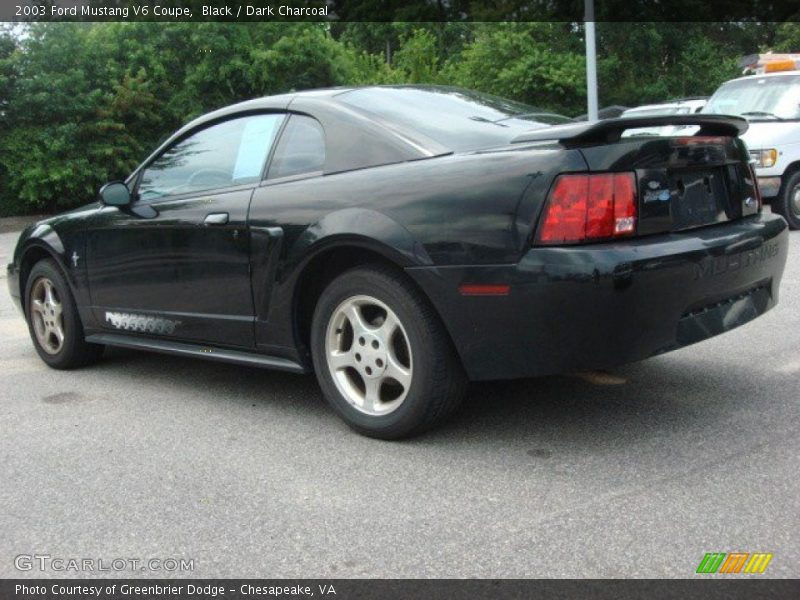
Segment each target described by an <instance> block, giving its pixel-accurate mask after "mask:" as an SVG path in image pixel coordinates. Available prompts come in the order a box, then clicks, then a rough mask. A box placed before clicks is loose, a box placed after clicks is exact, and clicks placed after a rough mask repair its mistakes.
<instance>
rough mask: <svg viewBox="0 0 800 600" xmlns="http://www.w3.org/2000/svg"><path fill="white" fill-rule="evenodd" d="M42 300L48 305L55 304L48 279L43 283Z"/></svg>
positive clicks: (51, 285)
mask: <svg viewBox="0 0 800 600" xmlns="http://www.w3.org/2000/svg"><path fill="white" fill-rule="evenodd" d="M44 299H45V302H47V303H48V304H56V302H57V301H56V296H55V293H54V290H53V284H52V282H51V281H50V280H49V279H45V281H44Z"/></svg>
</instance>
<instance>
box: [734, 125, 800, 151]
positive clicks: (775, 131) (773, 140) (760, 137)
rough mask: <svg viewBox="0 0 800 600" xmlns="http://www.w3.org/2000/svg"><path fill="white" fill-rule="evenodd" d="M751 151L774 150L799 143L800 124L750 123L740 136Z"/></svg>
mask: <svg viewBox="0 0 800 600" xmlns="http://www.w3.org/2000/svg"><path fill="white" fill-rule="evenodd" d="M741 138H742V139H743V140H744V143H745V144H747V147H748V148H750V149H751V150H760V149H762V148H774V147H776V146H781V145H784V144H796V143H798V142H800V123H798V122H796V121H792V122H786V121H768V122H767V121H751V122H750V127H749V128H748V129H747V131H746V132H745V133H744V134H743V135H742V136H741Z"/></svg>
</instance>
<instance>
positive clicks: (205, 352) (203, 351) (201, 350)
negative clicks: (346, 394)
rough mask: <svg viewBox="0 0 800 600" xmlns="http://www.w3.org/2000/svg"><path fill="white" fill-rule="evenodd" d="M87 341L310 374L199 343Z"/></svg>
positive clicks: (280, 361)
mask: <svg viewBox="0 0 800 600" xmlns="http://www.w3.org/2000/svg"><path fill="white" fill-rule="evenodd" d="M86 341H87V342H89V343H92V344H104V345H106V346H117V347H120V348H131V349H133V350H147V351H150V352H160V353H162V354H175V355H177V356H190V357H193V358H204V359H206V360H216V361H220V362H227V363H232V364H235V365H242V366H246V367H261V368H264V369H276V370H278V371H289V372H290V373H308V372H309V370H308V369H306V368H304V367H303V366H302V365H300V364H298V363H296V362H294V361H291V360H288V359H286V358H280V357H277V356H265V355H263V354H253V353H250V352H242V351H240V350H227V349H224V348H215V347H213V346H203V345H199V344H184V343H181V342H171V341H168V340H158V339H150V338H140V337H133V336H127V335H117V334H113V333H97V334H94V335H89V336H86Z"/></svg>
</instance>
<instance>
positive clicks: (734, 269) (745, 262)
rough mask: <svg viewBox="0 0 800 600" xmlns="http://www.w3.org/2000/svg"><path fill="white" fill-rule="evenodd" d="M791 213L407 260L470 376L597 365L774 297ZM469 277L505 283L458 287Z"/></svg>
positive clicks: (722, 325) (729, 325) (703, 334)
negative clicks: (466, 260)
mask: <svg viewBox="0 0 800 600" xmlns="http://www.w3.org/2000/svg"><path fill="white" fill-rule="evenodd" d="M787 251H788V234H787V228H786V222H785V221H784V220H783V219H782V218H780V217H778V216H775V215H770V214H760V215H756V216H753V217H748V218H746V219H743V220H741V221H739V222H736V223H727V224H722V225H717V226H711V227H706V228H703V229H698V230H694V231H689V232H683V233H671V234H665V235H657V236H649V237H646V238H642V239H638V240H630V241H627V242H624V243H607V244H594V245H587V246H575V247H561V248H532V249H531V250H530V251H528V253H527V254H526V255H525V256H524V257H523V259H522V260H521V261H520V262H519V263H518V264H516V265H500V266H458V267H445V268H442V267H430V268H428V267H420V268H410V269H408V273H409V275H411V276H412V277H413V278H414V279H415V280H416V281H417V282H418V284H419V285H420V286H421V288H422V289H424V290H426V292H428V293H429V296H430V298H431V300H432V302H433V303H434V305H435V307H436V308H437V310H438V311H439V314H440V315H441V316H442V318H443V320H444V323H445V325H446V327H447V328H448V330H449V332H450V334H451V337H452V339H453V342H454V343H455V346H456V349H457V351H458V353H459V354H460V356H461V358H462V361H463V364H464V366H465V368H466V370H467V373H468V375H469V377H470V378H471V379H473V380H483V379H510V378H517V377H531V376H538V375H546V374H552V373H560V372H565V371H570V370H575V369H599V368H606V367H611V366H614V365H619V364H623V363H626V362H631V361H636V360H640V359H643V358H647V357H649V356H653V355H655V354H659V353H662V352H667V351H669V350H673V349H676V348H680V347H682V346H686V345H688V344H692V343H695V342H698V341H700V340H703V339H706V338H709V337H711V336H714V335H718V334H720V333H723V332H725V331H728V330H730V329H733V328H734V327H737V326H739V325H741V324H743V323H746V322H748V321H750V320H752V319H754V318H756V317H757V316H759V315H761V314H763V313H764V312H766V311H767V310H769V309H770V308H772V306H774V305H775V303H776V302H777V299H778V287H779V285H780V279H781V276H782V274H783V269H784V266H785V263H786V255H787ZM464 283H503V284H510V286H511V288H510V292H509V294H508V295H507V296H462V295H461V294H459V291H458V287H459V285H461V284H464Z"/></svg>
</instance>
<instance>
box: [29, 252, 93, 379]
mask: <svg viewBox="0 0 800 600" xmlns="http://www.w3.org/2000/svg"><path fill="white" fill-rule="evenodd" d="M25 316H26V319H27V321H28V330H29V331H30V334H31V339H33V346H34V348H36V352H38V354H39V356H40V357H41V359H42V360H43V361H44V362H45V363H47V365H48V366H50V367H53V368H54V369H74V368H76V367H82V366H84V365H87V364H89V363H92V362H95V361H96V360H98V359H99V358H100V356H101V355H102V353H103V346H99V345H97V344H88V343H87V342H86V340H85V339H84V335H83V325H82V324H81V319H80V316H79V315H78V310H77V308H76V306H75V300H74V299H73V298H72V293H71V292H70V289H69V286H68V285H67V281H66V279H64V276H63V275H62V274H61V271H60V270H59V268H58V265H56V263H55V262H54V261H52V260H50V259H45V260H41V261H39V262H38V263H36V264H35V265H34V266H33V269H31V272H30V275H29V276H28V281H27V283H26V285H25Z"/></svg>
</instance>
